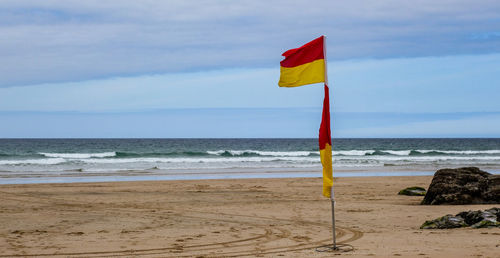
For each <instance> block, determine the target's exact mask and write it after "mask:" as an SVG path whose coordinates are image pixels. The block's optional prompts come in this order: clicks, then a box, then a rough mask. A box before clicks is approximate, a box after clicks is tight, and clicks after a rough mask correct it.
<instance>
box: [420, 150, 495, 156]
mask: <svg viewBox="0 0 500 258" xmlns="http://www.w3.org/2000/svg"><path fill="white" fill-rule="evenodd" d="M416 151H418V152H420V153H424V154H425V153H429V152H439V153H445V154H462V155H475V154H500V150H465V151H454V150H416Z"/></svg>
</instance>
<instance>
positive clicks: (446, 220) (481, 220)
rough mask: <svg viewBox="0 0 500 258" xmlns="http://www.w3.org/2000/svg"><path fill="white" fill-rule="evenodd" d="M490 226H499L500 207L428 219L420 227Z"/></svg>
mask: <svg viewBox="0 0 500 258" xmlns="http://www.w3.org/2000/svg"><path fill="white" fill-rule="evenodd" d="M461 227H472V228H490V227H500V208H491V209H488V210H485V211H481V210H478V211H464V212H460V213H458V214H457V215H455V216H453V215H451V214H448V215H445V216H443V217H440V218H437V219H435V220H428V221H426V222H425V223H424V224H422V226H420V228H421V229H446V228H461Z"/></svg>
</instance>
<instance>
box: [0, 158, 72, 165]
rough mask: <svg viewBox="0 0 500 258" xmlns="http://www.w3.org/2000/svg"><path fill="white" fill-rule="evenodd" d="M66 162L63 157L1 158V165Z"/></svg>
mask: <svg viewBox="0 0 500 258" xmlns="http://www.w3.org/2000/svg"><path fill="white" fill-rule="evenodd" d="M64 162H66V160H65V159H63V158H49V159H20V160H0V165H56V164H61V163H64Z"/></svg>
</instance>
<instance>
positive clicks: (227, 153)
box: [207, 150, 319, 157]
mask: <svg viewBox="0 0 500 258" xmlns="http://www.w3.org/2000/svg"><path fill="white" fill-rule="evenodd" d="M207 153H208V154H210V155H217V156H226V157H231V156H232V157H237V156H272V157H307V156H318V155H319V151H258V150H217V151H207Z"/></svg>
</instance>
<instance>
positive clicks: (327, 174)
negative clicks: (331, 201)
mask: <svg viewBox="0 0 500 258" xmlns="http://www.w3.org/2000/svg"><path fill="white" fill-rule="evenodd" d="M319 154H320V157H321V164H323V195H324V196H325V197H328V198H330V197H331V196H330V193H331V191H332V186H333V168H332V146H330V144H326V145H325V148H324V149H321V150H319Z"/></svg>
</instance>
